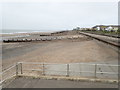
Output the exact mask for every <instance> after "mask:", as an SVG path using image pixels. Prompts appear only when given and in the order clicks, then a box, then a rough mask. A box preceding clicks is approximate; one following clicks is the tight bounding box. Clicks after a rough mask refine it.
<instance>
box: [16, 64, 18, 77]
mask: <svg viewBox="0 0 120 90" xmlns="http://www.w3.org/2000/svg"><path fill="white" fill-rule="evenodd" d="M17 75H18V63H16V76H17Z"/></svg>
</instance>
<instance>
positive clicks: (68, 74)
mask: <svg viewBox="0 0 120 90" xmlns="http://www.w3.org/2000/svg"><path fill="white" fill-rule="evenodd" d="M66 76H67V77H69V64H67V75H66Z"/></svg>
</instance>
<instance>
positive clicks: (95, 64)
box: [95, 64, 97, 78]
mask: <svg viewBox="0 0 120 90" xmlns="http://www.w3.org/2000/svg"><path fill="white" fill-rule="evenodd" d="M96 72H97V64H95V78H97V76H96V75H97V73H96Z"/></svg>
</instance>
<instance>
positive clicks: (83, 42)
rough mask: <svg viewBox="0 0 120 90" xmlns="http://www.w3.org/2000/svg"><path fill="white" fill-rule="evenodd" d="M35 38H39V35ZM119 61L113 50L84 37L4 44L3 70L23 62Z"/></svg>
mask: <svg viewBox="0 0 120 90" xmlns="http://www.w3.org/2000/svg"><path fill="white" fill-rule="evenodd" d="M67 35H72V34H67ZM73 35H74V34H73ZM33 36H34V37H38V36H39V34H37V35H35V34H33V35H32V36H31V37H33ZM31 37H29V38H31ZM117 60H118V53H117V52H116V51H114V50H113V49H112V48H109V47H108V46H106V45H104V44H102V43H100V42H97V41H95V40H92V39H89V38H86V37H83V36H82V38H79V39H74V40H67V39H65V40H56V41H44V42H27V43H26V42H22V43H2V63H3V68H6V67H8V66H10V65H12V64H14V63H16V62H21V61H25V62H26V61H27V62H49V63H75V62H105V61H117Z"/></svg>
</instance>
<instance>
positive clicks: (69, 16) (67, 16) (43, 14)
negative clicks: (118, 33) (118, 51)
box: [2, 2, 118, 30]
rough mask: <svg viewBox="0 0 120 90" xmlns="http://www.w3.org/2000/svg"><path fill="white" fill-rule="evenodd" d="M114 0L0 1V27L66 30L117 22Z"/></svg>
mask: <svg viewBox="0 0 120 90" xmlns="http://www.w3.org/2000/svg"><path fill="white" fill-rule="evenodd" d="M117 4H118V3H117V2H72V3H69V2H61V3H59V2H48V3H45V2H40V3H4V4H2V28H3V29H19V30H20V29H21V30H29V29H30V30H67V29H73V28H75V27H81V28H82V27H92V26H94V25H100V24H105V25H109V24H110V25H111V24H114V25H116V24H118V5H117Z"/></svg>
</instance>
